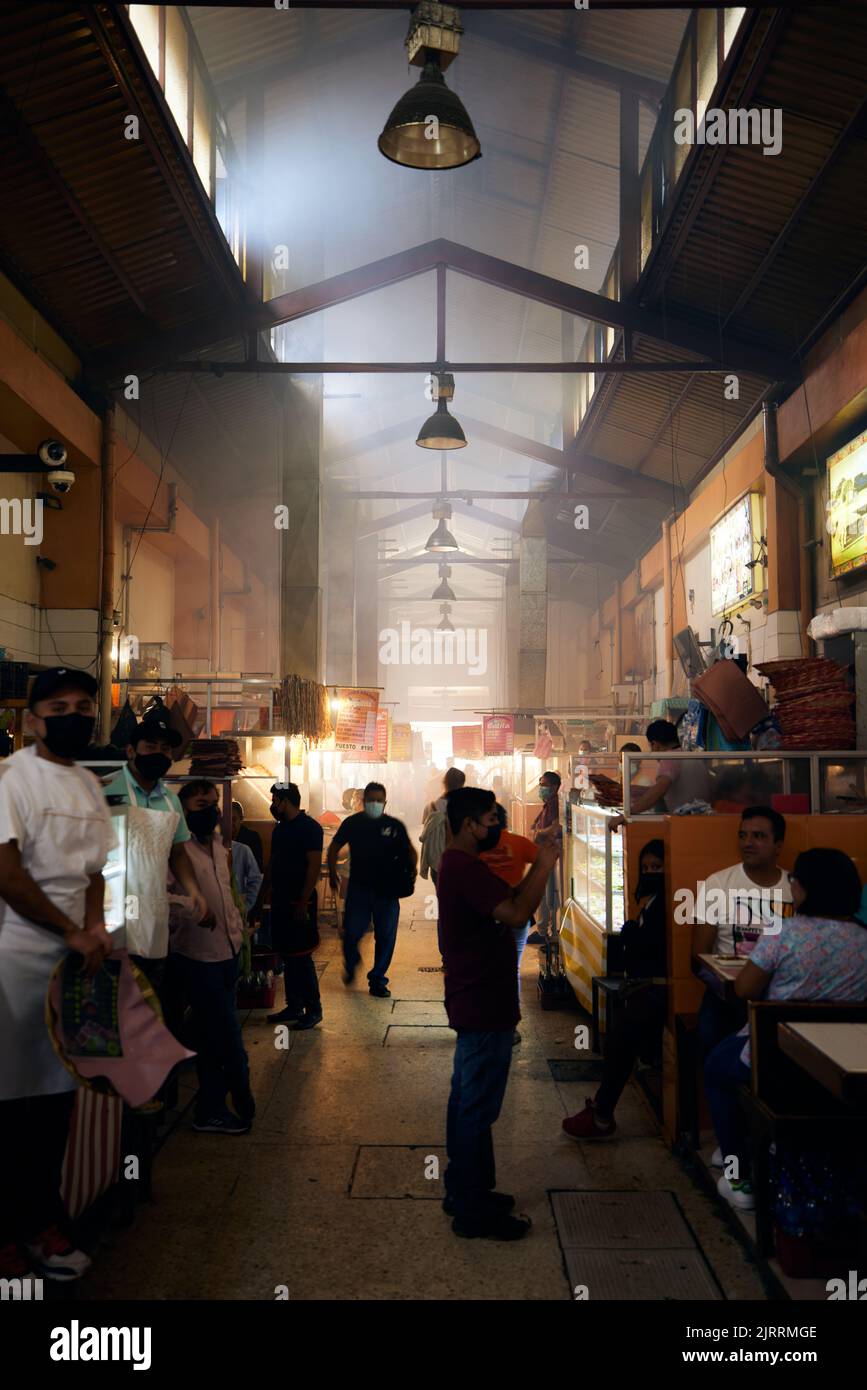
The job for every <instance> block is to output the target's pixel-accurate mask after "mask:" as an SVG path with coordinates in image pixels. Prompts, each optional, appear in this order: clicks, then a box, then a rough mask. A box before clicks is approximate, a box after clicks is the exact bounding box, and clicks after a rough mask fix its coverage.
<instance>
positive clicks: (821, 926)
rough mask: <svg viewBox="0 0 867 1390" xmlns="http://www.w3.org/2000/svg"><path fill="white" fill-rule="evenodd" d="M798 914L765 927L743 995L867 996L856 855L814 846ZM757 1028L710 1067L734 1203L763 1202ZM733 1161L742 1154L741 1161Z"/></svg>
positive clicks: (801, 870) (724, 1045) (798, 872)
mask: <svg viewBox="0 0 867 1390" xmlns="http://www.w3.org/2000/svg"><path fill="white" fill-rule="evenodd" d="M790 880H791V885H792V901H793V902H794V905H795V915H794V916H793V917H789V918H787V919H781V920H780V923H779V930H777V931H775V930H773V929H772V928H765V931H764V933H763V935H762V936H761V938H760V940H759V941H758V942H757V943H756V945H755V947H754V948H753V952H752V954H751V956H750V958H749V960H748V961H747V963H746V965H744V966H743V967H742V968H741V971H740V974H739V975H738V978H737V980H736V982H735V990H736V992H737V994H738V995H739V996H740V997H741V999H761V998H767V999H815V1000H817V1001H818V1000H823V1001H825V1002H828V1003H831V1002H834V1001H836V1002H838V1003H846V1002H849V1003H856V1002H859V1001H861V1000H863V999H867V929H865V927H864V925H863V924H862V923H861V922H859V921H858V919H857V917H856V913H857V912H858V909H859V905H860V903H861V880H860V878H859V877H858V870H857V869H856V868H855V865H854V864H853V863H852V860H851V859H850V858H849V856H848V854H844V853H843V852H842V850H839V849H808V850H806V851H805V852H804V853H803V854H799V855H798V858H797V860H796V861H795V869H794V872H793V873H792V874H791V875H790ZM748 1031H749V1027H748V1026H747V1027H745V1028H743V1029H741V1031H740V1033H735V1034H734V1035H733V1036H732V1037H729V1038H724V1039H723V1041H722V1042H721V1043H719V1044H718V1045H717V1046H716V1047H715V1048H714V1050H713V1052H711V1054H710V1056H709V1057H708V1059H707V1061H706V1063H705V1068H704V1081H705V1090H706V1092H707V1099H708V1105H709V1106H710V1112H711V1116H712V1118H713V1124H714V1129H715V1130H716V1134H717V1138H718V1140H719V1146H720V1150H721V1155H722V1167H723V1168H724V1170H725V1172H724V1174H723V1176H722V1177H721V1178H720V1180H719V1182H718V1183H717V1190H718V1192H719V1193H720V1195H721V1196H723V1197H725V1199H726V1201H727V1202H729V1203H730V1204H731V1205H732V1206H736V1207H741V1208H743V1209H745V1210H747V1211H750V1210H752V1208H753V1206H754V1205H755V1202H754V1199H753V1189H752V1184H751V1182H750V1178H749V1154H748V1149H747V1142H746V1140H747V1135H746V1126H745V1121H744V1117H743V1113H742V1111H741V1108H740V1106H739V1104H738V1088H739V1087H740V1086H742V1085H744V1084H749V1080H750V1045H749V1041H748V1039H747V1033H748ZM733 1160H735V1161H734V1162H733Z"/></svg>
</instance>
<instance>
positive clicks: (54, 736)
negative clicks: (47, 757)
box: [45, 714, 96, 758]
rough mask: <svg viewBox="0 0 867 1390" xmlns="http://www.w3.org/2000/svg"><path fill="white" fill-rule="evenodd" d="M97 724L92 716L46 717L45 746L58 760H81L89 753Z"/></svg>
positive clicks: (61, 715)
mask: <svg viewBox="0 0 867 1390" xmlns="http://www.w3.org/2000/svg"><path fill="white" fill-rule="evenodd" d="M95 723H96V720H95V719H94V717H93V715H90V714H49V715H46V716H45V746H46V748H47V749H48V751H49V753H53V754H54V756H55V757H56V758H81V757H83V756H84V754H85V753H86V752H87V747H88V744H89V743H90V740H91V738H92V737H93V726H94V724H95Z"/></svg>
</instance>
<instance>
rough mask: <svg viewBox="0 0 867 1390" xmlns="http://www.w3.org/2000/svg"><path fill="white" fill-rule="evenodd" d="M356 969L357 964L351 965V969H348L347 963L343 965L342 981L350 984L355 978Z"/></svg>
mask: <svg viewBox="0 0 867 1390" xmlns="http://www.w3.org/2000/svg"><path fill="white" fill-rule="evenodd" d="M357 969H358V966H357V965H353V966H352V968H351V969H350V967H349V966H348V965H344V967H343V983H344V984H345V985H351V984H352V981H353V980H354V979H355V972H356V970H357Z"/></svg>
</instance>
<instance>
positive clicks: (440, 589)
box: [431, 579, 455, 599]
mask: <svg viewBox="0 0 867 1390" xmlns="http://www.w3.org/2000/svg"><path fill="white" fill-rule="evenodd" d="M454 597H455V592H454V589H453V588H452V586H451V584H450V583H449V581H448V580H447V579H441V580H440V582H439V584H437V586H436V588H435V589H434V591H433V593H432V594H431V598H444V599H454Z"/></svg>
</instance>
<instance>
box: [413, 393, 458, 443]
mask: <svg viewBox="0 0 867 1390" xmlns="http://www.w3.org/2000/svg"><path fill="white" fill-rule="evenodd" d="M415 442H416V444H418V445H419V447H420V448H422V449H465V448H466V447H467V436H466V435H465V434H464V432H463V429H462V428H461V426H460V425H459V424H458V421H457V420H456V419H455V417H454V416H453V415H450V414H449V407H448V403H447V402H446V401H440V402H439V404H438V405H437V408H436V410H435V411H434V413H433V415H431V416H429V417H428V419H427V420H425V422H424V424H423V425H422V427H421V429H420V430H419V432H418V438H417V439H416V441H415Z"/></svg>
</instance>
